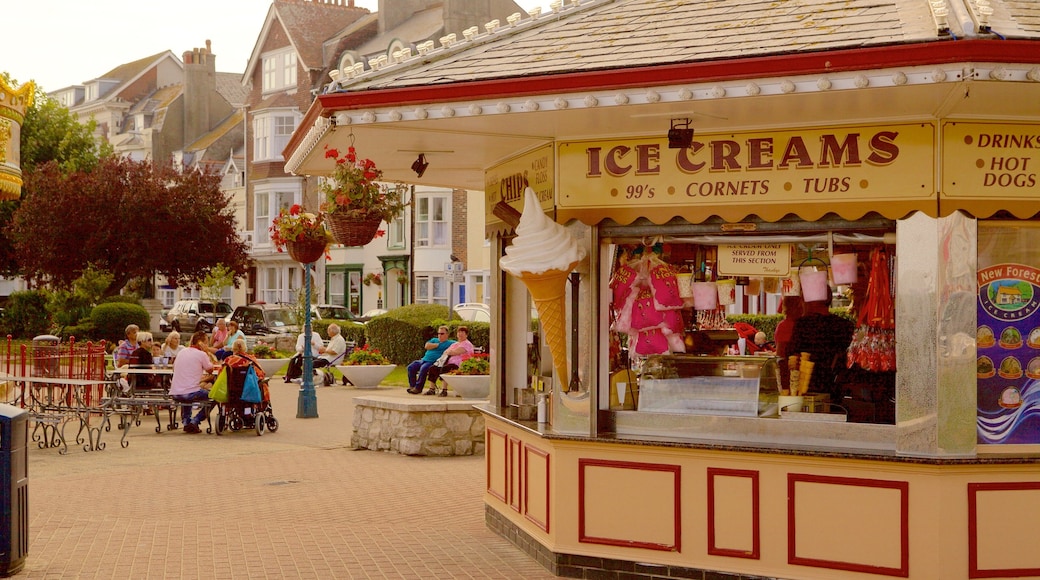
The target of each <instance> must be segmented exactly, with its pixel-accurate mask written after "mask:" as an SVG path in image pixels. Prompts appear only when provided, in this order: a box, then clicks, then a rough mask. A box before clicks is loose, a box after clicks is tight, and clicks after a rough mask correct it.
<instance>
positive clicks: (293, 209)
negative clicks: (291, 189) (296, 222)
mask: <svg viewBox="0 0 1040 580" xmlns="http://www.w3.org/2000/svg"><path fill="white" fill-rule="evenodd" d="M301 211H303V208H302V207H300V204H298V203H294V204H293V206H292V207H290V208H289V215H300V212H301Z"/></svg>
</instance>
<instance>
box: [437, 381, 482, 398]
mask: <svg viewBox="0 0 1040 580" xmlns="http://www.w3.org/2000/svg"><path fill="white" fill-rule="evenodd" d="M441 378H442V379H444V382H446V383H448V386H449V387H451V390H453V391H455V394H456V395H458V396H460V397H462V398H464V399H486V398H488V394H490V392H491V375H441Z"/></svg>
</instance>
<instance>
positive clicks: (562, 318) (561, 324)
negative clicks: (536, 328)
mask: <svg viewBox="0 0 1040 580" xmlns="http://www.w3.org/2000/svg"><path fill="white" fill-rule="evenodd" d="M575 265H577V262H575V263H574V264H571V265H570V267H568V268H567V270H546V271H545V272H541V273H538V274H533V273H530V272H521V273H520V276H518V278H520V280H521V281H523V283H524V286H527V291H528V292H530V293H531V299H532V300H534V306H535V308H537V309H538V316H539V318H540V319H541V323H542V332H543V333H544V334H545V336H544V338H545V344H546V345H548V346H549V352H550V353H551V354H552V358H553V368H554V369H555V371H556V383H557V384H558V385H560V386H561V387H563V388H564V390H566V384H567V381H568V378H567V377H568V374H567V276H569V275H570V271H571V270H572V269H573V268H574V266H575Z"/></svg>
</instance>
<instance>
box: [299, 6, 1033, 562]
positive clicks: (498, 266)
mask: <svg viewBox="0 0 1040 580" xmlns="http://www.w3.org/2000/svg"><path fill="white" fill-rule="evenodd" d="M825 4H826V3H823V2H816V1H810V2H805V3H795V2H778V3H772V4H769V5H766V4H758V3H749V2H739V1H736V0H722V1H720V2H697V3H674V2H663V1H654V0H617V1H609V0H594V1H591V2H564V3H560V6H556V9H555V11H554V12H553V13H552V14H540V15H539V14H530V15H522V17H521V15H517V18H516V19H515V21H514V20H511V21H510V26H508V27H504V26H503V27H499V26H497V25H496V26H492V23H488V27H487V28H486V29H485V30H486V31H484V32H480V31H478V34H476V35H470V36H469V37H467V40H466V41H465V42H462V41H458V42H455V41H454V40H453V41H452V42H447V41H446V44H442V46H441V48H435V49H431V50H427V51H426V52H424V53H423V54H422V55H421V56H417V57H415V59H411V57H410V56H408V55H401V58H402V60H400V61H399V64H398V67H397V68H395V67H394V66H390V67H388V68H381V69H377V70H372V71H368V70H363V71H360V72H358V71H353V72H352V73H351V74H355V73H356V76H351V75H347V77H350V78H349V79H346V80H344V79H345V78H346V77H344V76H341V77H340V81H337V82H336V83H334V84H335V86H330V87H327V89H328V92H327V94H323V95H321V96H319V97H318V100H317V101H316V103H315V106H314V107H312V109H311V110H310V111H309V112H308V114H307V116H306V117H305V119H304V120H303V122H302V124H301V129H300V130H298V131H297V133H296V134H295V135H294V137H293V140H292V141H291V143H290V145H289V147H288V149H287V150H286V156H287V158H288V159H289V162H288V165H289V166H290V167H291V168H293V171H295V172H297V173H307V174H314V175H321V174H323V173H327V167H325V161H324V160H323V159H322V158H321V157H322V156H321V151H322V148H323V146H324V145H328V146H338V145H340V144H342V143H345V142H347V140H350V141H356V143H357V144H358V147H359V148H362V147H364V148H365V153H366V155H370V156H372V158H373V159H375V160H376V161H377V162H378V163H379V164H380V167H384V168H386V169H384V171H385V172H386V175H388V176H390V178H391V179H401V180H404V181H413V182H414V181H415V179H416V177H415V176H414V175H409V169H408V167H409V164H410V163H411V162H412V160H413V159H414V156H415V152H416V151H420V152H423V153H424V154H425V158H426V159H427V160H428V161H429V164H430V165H429V168H428V170H427V171H426V172H425V175H424V177H423V178H422V182H423V183H433V184H440V185H448V186H453V187H460V188H467V189H476V190H483V191H484V192H485V205H486V211H485V219H486V233H487V238H488V243H489V245H490V249H491V254H492V262H493V267H492V280H491V281H492V284H493V291H492V304H491V310H492V323H491V335H492V340H491V349H490V353H489V354H490V357H491V360H492V384H493V387H492V396H491V399H490V400H489V401H488V402H487V404H484V405H481V406H480V409H481V410H482V411H483V413H484V415H485V422H486V433H485V436H486V437H485V439H486V448H485V456H486V467H487V469H486V494H485V505H484V510H485V512H484V513H485V519H486V523H487V525H488V527H489V528H491V529H493V530H494V531H496V532H498V533H500V534H501V535H503V536H504V537H507V538H510V539H511V540H512V541H513V542H514V543H515V544H516V545H517V546H518V547H519V548H520V549H522V550H525V551H526V552H527V553H529V554H530V555H531V557H532V558H535V559H537V560H538V561H539V562H541V563H542V564H543V565H545V566H546V568H548V569H549V570H551V571H552V572H554V573H556V574H559V575H561V576H564V577H601V576H602V577H625V578H629V577H631V578H690V577H698V578H699V577H702V576H704V577H708V575H709V574H711V575H713V576H711V577H733V578H736V577H769V578H815V579H834V578H850V579H851V578H856V579H861V578H877V577H897V578H929V579H930V578H1021V577H1040V551H1038V550H1036V549H1035V547H1034V546H1033V543H1034V542H1033V539H1034V538H1035V537H1036V533H1035V529H1034V528H1035V522H1036V521H1040V414H1038V413H1037V412H1036V409H1037V408H1040V407H1038V405H1040V253H1038V252H1040V251H1038V250H1037V248H1040V228H1038V227H1037V224H1038V222H1037V220H1036V217H1037V215H1038V212H1040V183H1038V181H1037V174H1038V171H1037V169H1038V168H1040V50H1038V48H1040V44H1038V41H1040V31H1038V30H1037V29H1036V28H1035V26H1033V28H1031V29H1030V28H1029V26H1028V25H1026V24H1025V23H1026V22H1027V21H1029V22H1034V21H1035V17H1036V10H1035V8H1029V9H1027V8H1026V7H1024V6H1023V5H1022V3H1015V2H1003V1H1000V0H993V1H991V2H989V3H986V4H985V5H982V6H980V5H979V4H980V3H978V2H976V1H975V0H936V1H933V2H928V1H925V0H920V1H918V0H893V1H891V2H889V3H883V4H880V5H878V4H871V5H866V4H864V5H858V4H855V3H853V4H845V5H843V6H842V7H840V8H835V12H834V13H833V14H830V13H829V14H830V15H829V16H827V17H826V18H829V19H830V20H828V22H827V23H826V24H824V23H823V22H822V21H821V18H824V16H823V7H824V5H825ZM832 8H833V7H832ZM745 11H746V12H745ZM1030 11H1032V12H1030ZM980 19H981V20H980ZM704 22H715V23H718V24H717V26H715V27H710V26H708V27H705V26H704V25H703V23H704ZM867 22H869V23H871V24H866V23H867ZM696 23H702V24H701V25H697V24H696ZM879 23H884V25H883V26H882V25H879ZM724 30H725V31H728V32H727V33H726V34H723V33H722V32H721V31H724ZM1011 30H1014V34H1010V33H1009V31H1011ZM606 31H609V34H606ZM737 31H741V33H742V34H744V35H745V36H741V34H738V33H737ZM755 31H758V32H757V34H758V35H757V36H756V32H755ZM764 31H768V32H769V34H766V33H765V32H764ZM599 32H604V35H598V33H599ZM810 33H811V34H816V35H822V36H818V37H815V39H813V40H807V39H806V38H804V35H806V34H810ZM998 33H999V34H998ZM952 37H956V38H957V40H953V38H952ZM820 38H827V39H828V40H829V41H830V42H831V43H832V44H830V45H828V46H829V47H828V48H820V45H819V44H818V41H819V40H820ZM628 39H637V40H638V42H635V41H634V40H633V42H627V40H628ZM679 39H685V40H687V41H689V42H688V43H687V44H685V45H682V46H680V44H681V43H679V44H677V42H678V40H679ZM799 39H800V40H802V41H806V42H805V44H799V42H800V40H799ZM864 39H870V40H864ZM767 40H769V42H767ZM774 41H775V42H776V43H779V45H780V46H782V47H783V48H782V49H776V48H775V47H773V45H771V44H770V43H771V42H774ZM467 43H470V44H468V45H467ZM785 43H786V44H785ZM467 46H468V47H467ZM810 46H811V47H812V48H807V47H810ZM691 47H692V48H691ZM427 48H429V47H427ZM652 49H654V50H652ZM730 49H732V51H731V52H727V51H728V50H730ZM655 50H656V51H655ZM438 51H443V52H438ZM439 55H440V56H439ZM410 59H411V60H410ZM612 59H613V60H612ZM590 63H610V64H596V65H593V64H590ZM431 78H436V79H438V82H436V83H432V84H431V83H430V82H429V79H431ZM789 299H790V300H789ZM847 299H851V301H852V304H851V306H849V305H848V304H847V302H846V300H847ZM789 302H790V303H791V304H796V303H798V304H801V305H802V306H800V308H803V309H804V311H805V314H803V315H802V316H801V318H796V314H795V313H794V311H793V310H792V311H788V312H787V313H786V315H787V316H788V317H789V318H791V325H792V326H791V328H793V330H791V332H790V335H789V336H787V337H786V338H785V339H784V340H781V336H782V335H784V333H785V332H786V331H784V330H782V329H779V328H778V331H777V333H776V338H777V344H776V345H775V347H774V346H773V345H769V344H768V339H769V338H770V337H772V336H773V333H772V330H770V333H768V334H769V336H766V337H765V338H766V340H763V337H758V336H757V334H758V332H755V331H756V330H758V331H761V330H762V328H751V329H750V330H748V327H753V326H754V325H753V324H749V323H748V322H746V321H745V319H743V318H741V317H742V316H745V317H746V316H753V315H770V314H774V313H776V312H777V311H778V308H779V306H780V304H785V305H786V304H788V303H789ZM832 302H833V304H831V303H832ZM828 304H831V309H830V313H831V314H830V315H828V314H827V313H828V309H827V305H828ZM818 312H821V313H818ZM746 320H752V319H751V318H748V319H746ZM754 320H755V322H756V323H758V324H761V322H760V319H754ZM806 320H808V321H810V322H811V323H810V322H804V321H806ZM781 324H782V323H781ZM742 325H744V326H742ZM763 334H766V333H763ZM763 343H764V344H763ZM785 349H787V350H785Z"/></svg>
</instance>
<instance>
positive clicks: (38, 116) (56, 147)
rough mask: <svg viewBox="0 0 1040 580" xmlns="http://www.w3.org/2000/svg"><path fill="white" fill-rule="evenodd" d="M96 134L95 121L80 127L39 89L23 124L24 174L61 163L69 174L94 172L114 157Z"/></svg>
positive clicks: (77, 121) (105, 141) (59, 104)
mask: <svg viewBox="0 0 1040 580" xmlns="http://www.w3.org/2000/svg"><path fill="white" fill-rule="evenodd" d="M4 76H5V77H6V76H7V74H6V73H4ZM96 130H97V122H96V121H95V120H94V119H90V120H89V121H87V122H86V123H80V122H79V119H78V118H77V117H75V116H74V115H73V114H72V113H70V112H69V110H68V109H67V108H66V107H65V106H64V105H62V104H61V103H59V102H58V101H57V100H55V99H53V98H51V97H49V96H47V94H46V93H45V92H43V89H42V88H41V87H37V90H36V94H35V96H34V99H33V104H32V106H31V107H29V109H28V110H26V112H25V122H24V123H23V124H22V136H21V146H22V172H23V174H29V173H32V172H34V171H36V168H37V167H39V166H40V165H43V164H45V163H47V162H49V161H54V162H55V163H57V164H58V165H59V167H61V170H62V171H63V172H65V173H71V172H73V171H89V170H91V169H93V168H94V167H95V166H96V165H97V163H98V160H100V159H102V158H104V157H109V156H111V155H112V154H113V151H112V145H111V144H110V143H109V142H108V141H107V140H105V139H97V138H96V137H95V136H94V133H95V131H96ZM30 194H31V192H30Z"/></svg>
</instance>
